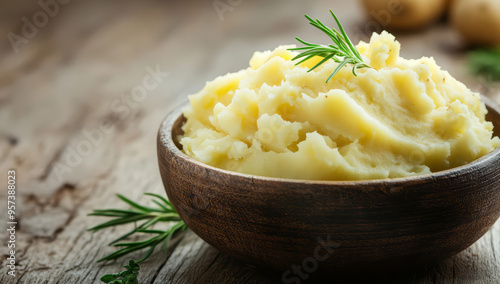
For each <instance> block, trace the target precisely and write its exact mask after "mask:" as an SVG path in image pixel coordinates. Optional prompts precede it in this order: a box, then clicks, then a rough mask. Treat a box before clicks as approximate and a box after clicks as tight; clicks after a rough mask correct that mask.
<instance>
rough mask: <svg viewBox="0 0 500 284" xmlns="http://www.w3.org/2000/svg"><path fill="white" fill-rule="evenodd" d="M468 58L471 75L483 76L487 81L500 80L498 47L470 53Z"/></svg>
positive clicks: (499, 49)
mask: <svg viewBox="0 0 500 284" xmlns="http://www.w3.org/2000/svg"><path fill="white" fill-rule="evenodd" d="M468 58H469V69H470V71H471V72H472V73H473V74H477V75H483V76H485V77H486V79H488V81H498V80H500V47H497V48H487V49H476V50H473V51H470V52H469V54H468Z"/></svg>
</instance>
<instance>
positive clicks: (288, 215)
mask: <svg viewBox="0 0 500 284" xmlns="http://www.w3.org/2000/svg"><path fill="white" fill-rule="evenodd" d="M483 99H484V101H485V103H486V104H487V107H488V109H489V114H488V116H487V118H488V120H489V121H492V122H493V123H494V125H495V131H496V132H495V135H497V136H500V108H499V106H498V105H497V104H496V103H494V102H492V101H491V100H489V99H487V98H483ZM184 121H185V118H184V117H183V116H182V112H181V108H178V109H176V110H174V111H172V112H171V113H170V114H169V115H168V116H167V117H166V119H165V120H164V121H163V123H162V125H161V127H160V130H159V133H158V161H159V166H160V172H161V177H162V179H163V184H164V186H165V190H166V192H167V195H168V197H169V199H170V201H171V202H172V204H173V205H174V207H175V209H176V210H177V212H178V213H179V214H180V216H181V218H182V219H183V220H184V221H185V222H186V224H187V225H188V226H189V228H191V230H193V231H194V232H195V233H196V234H197V235H198V236H200V237H201V238H202V239H203V240H205V241H206V242H207V243H209V244H211V245H213V246H214V247H216V248H218V249H219V250H221V251H222V252H223V253H226V254H228V255H231V256H234V257H236V258H238V259H240V260H243V261H246V262H250V263H253V264H257V265H263V266H266V267H271V268H276V269H279V270H281V271H285V274H287V273H288V274H290V273H292V274H293V273H294V272H293V269H292V265H297V266H299V267H300V269H301V271H302V273H306V272H312V271H316V270H318V269H320V270H322V271H328V272H334V271H350V270H356V271H360V270H363V269H366V270H371V271H375V270H379V269H382V271H383V270H384V269H386V268H388V269H390V270H392V271H396V269H398V270H399V269H403V270H404V269H414V268H418V267H422V266H425V265H430V264H433V263H435V262H438V261H440V260H443V259H445V258H448V257H450V256H452V255H455V254H457V253H459V252H461V251H462V250H464V249H466V248H467V247H469V246H470V245H472V244H473V243H474V242H476V241H477V240H478V239H479V238H480V237H481V236H483V235H484V234H485V233H486V232H487V231H488V230H489V229H490V227H491V226H492V225H493V224H494V223H495V221H496V220H497V219H498V218H499V216H500V148H497V149H496V150H494V151H493V152H491V153H489V154H488V155H486V156H484V157H482V158H480V159H478V160H476V161H474V162H472V163H470V164H467V165H465V166H462V167H458V168H453V169H450V170H446V171H441V172H437V173H433V174H428V175H421V176H416V177H409V178H395V179H383V180H367V181H306V180H292V179H279V178H269V177H261V176H253V175H247V174H241V173H236V172H230V171H226V170H222V169H218V168H215V167H212V166H209V165H206V164H203V163H201V162H198V161H196V160H194V159H192V158H190V157H188V156H187V155H185V154H184V153H183V152H182V151H181V145H180V144H179V143H178V141H177V137H178V135H180V134H182V130H181V126H182V124H183V123H184ZM285 274H283V277H285V276H286V275H285ZM290 276H291V275H290ZM290 283H292V282H290Z"/></svg>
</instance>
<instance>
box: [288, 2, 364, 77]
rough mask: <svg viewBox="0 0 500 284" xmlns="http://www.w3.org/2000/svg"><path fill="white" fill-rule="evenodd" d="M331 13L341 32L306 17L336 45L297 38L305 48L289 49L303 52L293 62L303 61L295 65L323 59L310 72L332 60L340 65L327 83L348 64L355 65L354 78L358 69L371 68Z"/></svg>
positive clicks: (353, 68) (353, 69)
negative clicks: (314, 59) (312, 59)
mask: <svg viewBox="0 0 500 284" xmlns="http://www.w3.org/2000/svg"><path fill="white" fill-rule="evenodd" d="M330 13H331V14H332V16H333V18H334V19H335V22H336V23H337V26H338V27H339V30H340V32H339V31H337V30H335V29H331V28H329V27H327V26H325V25H324V24H323V23H322V22H321V21H320V20H318V19H316V20H313V19H312V18H311V17H309V16H307V15H305V17H306V19H308V20H309V24H311V25H312V26H313V27H316V28H318V29H319V30H321V31H322V32H324V33H325V34H326V35H327V36H328V37H329V38H330V39H331V40H332V41H333V43H334V44H333V45H332V44H330V45H321V44H314V43H310V42H306V41H304V40H302V39H300V38H298V37H297V38H296V39H297V40H298V41H299V42H300V43H302V44H304V45H305V46H303V47H297V48H290V49H289V50H294V51H302V52H301V53H300V54H299V55H297V56H295V57H294V58H293V59H292V60H297V59H301V61H299V62H297V63H296V64H295V65H299V64H301V63H303V62H305V61H307V60H309V59H311V58H313V57H316V56H319V57H323V60H321V61H320V62H319V63H318V64H316V65H315V66H314V67H312V68H311V69H309V71H308V72H311V71H313V70H314V69H316V68H318V67H319V66H321V65H322V64H323V63H325V62H326V61H328V60H330V59H332V60H333V61H335V62H337V63H339V66H338V67H337V68H336V69H335V71H333V72H332V74H330V76H329V77H328V79H327V80H326V82H327V83H328V82H329V81H330V80H331V79H332V77H333V76H335V74H337V72H339V70H340V69H342V67H344V66H345V65H347V64H351V65H353V67H352V73H353V74H354V76H357V73H356V69H358V68H371V67H370V65H368V64H366V63H364V62H363V58H362V57H361V54H359V52H358V50H357V49H356V47H355V46H354V45H353V44H352V42H351V40H350V39H349V37H348V36H347V34H346V32H345V30H344V28H343V27H342V25H341V24H340V21H339V19H338V18H337V16H335V14H334V13H333V12H332V10H330Z"/></svg>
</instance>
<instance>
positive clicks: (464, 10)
mask: <svg viewBox="0 0 500 284" xmlns="http://www.w3.org/2000/svg"><path fill="white" fill-rule="evenodd" d="M451 20H452V23H453V26H454V27H455V28H456V29H457V31H458V32H460V34H461V35H462V37H463V38H464V39H465V40H466V41H467V42H468V43H469V44H471V45H498V44H500V1H499V0H460V1H455V3H454V4H453V6H452V11H451Z"/></svg>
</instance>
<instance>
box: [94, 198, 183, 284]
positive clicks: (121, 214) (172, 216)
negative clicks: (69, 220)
mask: <svg viewBox="0 0 500 284" xmlns="http://www.w3.org/2000/svg"><path fill="white" fill-rule="evenodd" d="M146 195H148V196H152V197H154V198H156V199H153V202H154V203H155V204H156V205H157V206H158V207H147V206H142V205H139V204H137V203H135V202H133V201H131V200H130V199H128V198H126V197H124V196H122V195H119V194H118V195H117V196H118V198H120V199H121V200H123V201H124V202H125V203H127V204H129V205H130V206H132V209H130V210H123V209H105V210H94V211H93V212H92V213H90V214H88V215H89V216H103V217H115V218H114V219H112V220H110V221H107V222H104V223H102V224H99V225H97V226H94V227H92V228H90V229H88V230H89V231H94V232H96V231H99V230H102V229H104V228H108V227H114V226H118V225H124V224H130V223H136V222H137V221H142V220H145V221H144V222H143V223H141V224H140V225H138V226H136V227H135V228H134V229H133V230H132V231H129V232H127V233H125V234H124V235H122V236H120V237H119V238H117V239H115V240H113V241H112V242H111V243H109V245H113V246H115V247H121V249H119V250H117V251H115V252H114V253H111V254H109V255H107V256H105V257H103V258H101V259H99V260H98V261H97V262H101V261H107V260H114V259H117V258H120V257H122V256H125V255H127V254H129V253H132V252H135V251H138V250H142V249H146V248H148V250H147V251H146V253H145V255H144V256H143V257H142V258H141V259H140V260H139V261H137V263H140V262H142V261H144V260H146V259H147V258H148V257H149V256H150V255H151V254H152V253H153V251H154V249H155V247H156V246H157V245H159V244H161V243H163V248H164V250H165V249H166V246H167V242H168V241H169V240H170V238H171V237H172V236H173V235H174V234H175V233H177V232H180V231H184V230H185V229H186V228H187V226H186V224H185V223H184V221H182V220H181V218H180V216H179V214H177V212H176V211H175V209H174V207H173V206H172V204H171V203H170V202H169V201H168V200H167V199H165V198H164V197H162V196H160V195H157V194H153V193H146ZM158 222H175V224H174V225H173V226H172V227H170V228H169V229H167V230H165V231H164V230H151V229H149V230H148V228H150V227H152V226H153V225H155V224H157V223H158ZM135 233H142V234H147V235H150V236H151V235H154V236H152V237H150V238H148V239H146V240H143V241H138V242H125V243H119V242H120V241H122V240H124V239H126V238H128V237H129V236H131V235H133V234H135ZM131 267H132V265H131ZM137 267H138V266H137ZM106 279H108V278H106ZM109 283H113V282H109ZM116 283H121V282H116ZM124 283H125V282H124Z"/></svg>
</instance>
